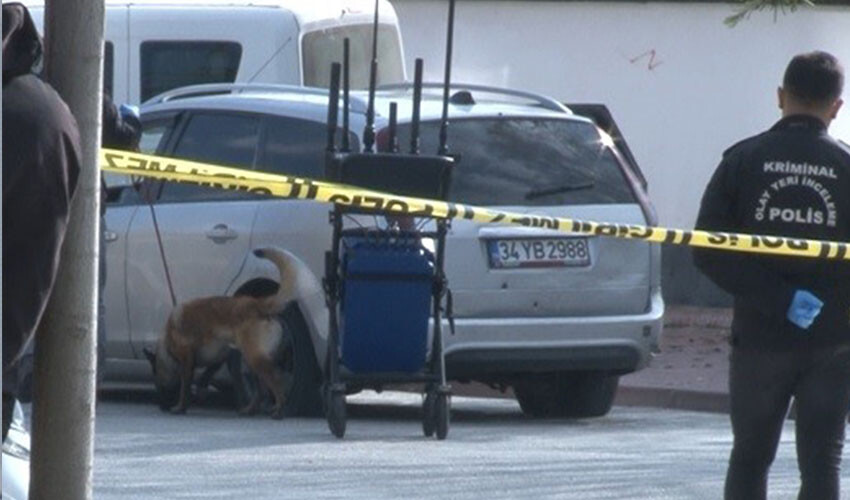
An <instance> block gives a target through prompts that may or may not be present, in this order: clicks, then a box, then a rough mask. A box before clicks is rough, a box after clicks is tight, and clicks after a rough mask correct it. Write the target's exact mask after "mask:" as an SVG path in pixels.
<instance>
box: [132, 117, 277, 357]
mask: <svg viewBox="0 0 850 500" xmlns="http://www.w3.org/2000/svg"><path fill="white" fill-rule="evenodd" d="M180 121H181V123H180V124H179V125H178V131H177V134H176V137H175V138H174V139H172V140H170V141H169V142H170V144H168V145H167V146H166V147H165V148H164V149H165V150H164V151H161V153H163V154H166V155H170V156H175V157H180V158H186V159H192V160H197V161H204V162H210V163H217V164H224V165H232V166H236V167H242V168H253V166H254V164H255V159H256V154H257V153H256V152H257V144H258V138H259V132H260V119H259V118H258V117H256V116H254V115H249V114H239V113H226V112H207V111H202V112H195V113H187V114H186V115H185V116H183V117H182V118H181V120H180ZM156 191H157V192H158V199H157V201H156V203H155V204H154V211H153V213H152V211H151V210H150V208H149V207H143V208H142V209H140V210H139V211H138V212H137V213H136V216H135V217H134V219H133V221H132V224H131V227H130V231H129V234H128V238H127V265H126V267H127V270H126V274H127V297H128V310H129V318H130V332H131V341H132V343H133V347H134V349H135V350H136V352H139V351H140V349H141V348H142V347H145V346H148V347H150V346H152V345H153V344H154V343H155V342H156V340H157V338H158V337H159V335H160V333H161V332H162V328H163V327H164V325H165V321H166V319H167V317H168V314H169V313H170V312H171V309H172V302H171V294H170V291H169V284H168V278H167V276H166V267H165V266H164V264H163V257H162V254H164V255H165V259H164V260H165V264H166V265H167V270H168V274H169V276H170V279H171V284H172V285H173V290H174V294H175V296H176V300H177V302H178V303H180V302H185V301H188V300H191V299H195V298H199V297H207V296H212V295H224V294H225V293H226V291H227V290H228V288H229V287H230V284H231V283H232V281H233V280H234V279H235V278H236V276H237V275H238V274H239V271H240V269H241V268H242V266H243V264H244V262H245V258H246V255H247V252H248V251H249V248H250V238H251V226H252V224H253V221H254V216H255V212H256V209H257V201H256V198H251V197H248V196H247V195H245V194H242V193H234V192H227V191H221V190H215V189H211V188H202V187H199V186H196V185H191V184H178V183H160V184H159V185H157V186H156ZM153 214H155V216H156V223H157V226H158V230H159V235H160V237H161V239H162V253H161V250H160V247H159V244H158V242H157V229H156V228H155V227H154V219H153Z"/></svg>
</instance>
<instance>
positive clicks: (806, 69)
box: [782, 51, 844, 104]
mask: <svg viewBox="0 0 850 500" xmlns="http://www.w3.org/2000/svg"><path fill="white" fill-rule="evenodd" d="M782 86H783V87H784V88H785V90H787V91H788V92H790V93H791V95H793V96H794V97H796V98H798V99H800V100H802V101H805V102H808V103H811V104H829V103H832V102H833V101H835V100H836V99H838V98H839V97H841V92H842V91H843V89H844V68H842V67H841V63H840V62H838V59H836V58H835V56H833V55H832V54H830V53H828V52H822V51H815V52H809V53H806V54H799V55H797V56H795V57H794V58H793V59H791V62H790V63H788V68H787V69H786V70H785V78H784V80H783V82H782Z"/></svg>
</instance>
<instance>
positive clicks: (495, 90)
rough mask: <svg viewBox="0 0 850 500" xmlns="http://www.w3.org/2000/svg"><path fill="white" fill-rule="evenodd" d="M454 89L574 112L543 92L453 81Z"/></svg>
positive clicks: (404, 86)
mask: <svg viewBox="0 0 850 500" xmlns="http://www.w3.org/2000/svg"><path fill="white" fill-rule="evenodd" d="M422 88H426V89H442V88H443V84H442V83H437V82H431V83H423V84H422ZM451 88H452V89H457V90H471V91H473V92H482V93H487V94H494V95H501V96H508V97H517V98H520V99H525V100H529V101H532V102H534V103H536V104H537V105H538V106H540V107H542V108H544V109H548V110H550V111H556V112H558V113H569V114H572V111H570V109H569V108H568V107H566V106H564V105H563V104H561V103H560V102H558V101H556V100H555V99H552V98H551V97H546V96H544V95H541V94H535V93H534V92H526V91H522V90H513V89H504V88H500V87H491V86H489V85H479V84H475V83H452V84H451ZM408 89H413V83H412V82H402V83H390V84H386V85H380V86H378V90H408Z"/></svg>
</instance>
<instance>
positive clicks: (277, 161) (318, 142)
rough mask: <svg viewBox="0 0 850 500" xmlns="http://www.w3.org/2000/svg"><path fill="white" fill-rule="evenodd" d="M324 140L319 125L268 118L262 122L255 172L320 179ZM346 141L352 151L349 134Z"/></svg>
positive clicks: (309, 122) (292, 119)
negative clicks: (260, 144)
mask: <svg viewBox="0 0 850 500" xmlns="http://www.w3.org/2000/svg"><path fill="white" fill-rule="evenodd" d="M326 140H327V128H326V126H325V125H324V124H323V123H319V122H314V121H309V120H298V119H295V118H281V117H269V118H267V120H266V130H265V133H264V140H263V144H262V147H261V152H260V159H259V162H258V169H260V170H264V171H266V172H272V173H276V174H284V175H293V176H297V177H307V178H310V179H321V178H322V177H323V176H324V168H325V164H324V161H325V141H326ZM349 140H350V141H352V149H354V148H355V147H356V143H355V142H354V141H356V137H354V136H353V135H352V136H350V139H349ZM355 150H356V149H355Z"/></svg>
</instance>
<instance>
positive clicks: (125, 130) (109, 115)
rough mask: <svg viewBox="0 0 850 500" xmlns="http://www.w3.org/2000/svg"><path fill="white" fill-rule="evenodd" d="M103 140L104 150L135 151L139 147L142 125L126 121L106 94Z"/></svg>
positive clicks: (104, 99) (104, 100) (102, 125)
mask: <svg viewBox="0 0 850 500" xmlns="http://www.w3.org/2000/svg"><path fill="white" fill-rule="evenodd" d="M102 115H103V116H102V122H103V123H102V124H101V127H102V132H103V133H102V138H101V139H102V140H101V143H102V144H101V146H103V147H104V148H113V149H124V150H128V151H131V150H135V149H137V148H138V146H139V136H140V135H141V126H140V125H141V124H138V123H131V122H129V121H127V120H124V119H123V118H122V117H121V114H120V113H119V112H118V108H116V107H115V103H113V102H112V100H111V99H110V98H109V97H108V96H107V95H106V94H104V96H103V113H102Z"/></svg>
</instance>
